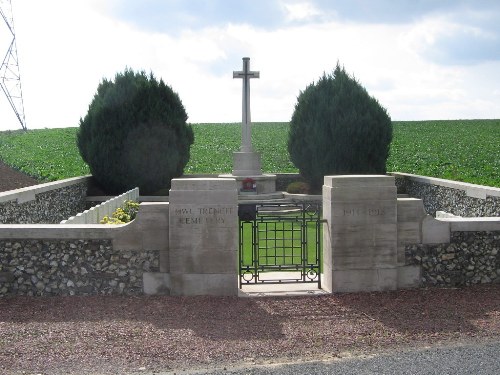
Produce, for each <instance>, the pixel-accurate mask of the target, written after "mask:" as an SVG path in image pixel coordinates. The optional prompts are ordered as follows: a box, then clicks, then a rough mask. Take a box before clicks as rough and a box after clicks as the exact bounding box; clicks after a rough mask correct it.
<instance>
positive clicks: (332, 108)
mask: <svg viewBox="0 0 500 375" xmlns="http://www.w3.org/2000/svg"><path fill="white" fill-rule="evenodd" d="M391 139H392V123H391V119H390V117H389V115H388V114H387V112H386V110H385V109H384V108H383V107H382V106H381V105H380V104H379V103H378V102H377V100H376V99H374V98H373V97H371V96H370V95H369V94H368V92H367V91H366V90H365V89H364V88H363V87H362V86H361V85H360V84H359V83H358V82H357V81H356V80H355V79H354V78H351V77H350V76H349V75H348V74H347V73H346V71H345V70H344V68H341V67H340V66H339V65H338V64H337V67H336V68H335V71H334V72H333V74H332V75H323V77H321V78H320V80H319V81H318V82H317V83H312V84H311V85H309V86H308V87H307V88H306V89H305V90H304V91H303V92H301V93H300V95H299V97H298V100H297V104H296V106H295V111H294V113H293V116H292V121H291V123H290V132H289V139H288V151H289V153H290V157H291V159H292V162H293V163H294V165H295V166H297V168H298V169H299V171H300V173H301V175H302V176H303V177H304V178H305V179H306V180H307V181H309V183H310V184H311V187H312V188H313V189H317V188H319V187H320V186H321V185H322V184H323V177H324V176H325V175H328V174H383V173H385V171H386V165H385V164H386V160H387V157H388V156H389V147H390V143H391Z"/></svg>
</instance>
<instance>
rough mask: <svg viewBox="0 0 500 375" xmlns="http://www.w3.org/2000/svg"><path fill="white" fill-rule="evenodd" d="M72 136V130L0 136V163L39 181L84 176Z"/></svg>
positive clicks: (22, 132) (40, 131) (35, 131)
mask: <svg viewBox="0 0 500 375" xmlns="http://www.w3.org/2000/svg"><path fill="white" fill-rule="evenodd" d="M75 133H76V128H64V129H39V130H29V131H27V132H24V131H22V130H19V131H6V132H0V160H2V161H3V162H4V163H6V164H8V165H10V166H13V167H14V168H16V169H18V170H20V171H22V172H24V173H26V174H28V175H30V176H32V177H35V178H36V179H39V180H41V181H56V180H61V179H65V178H70V177H77V176H83V175H87V174H89V168H88V166H87V164H85V163H84V162H83V160H82V158H81V156H80V154H79V153H78V149H77V148H76V145H75Z"/></svg>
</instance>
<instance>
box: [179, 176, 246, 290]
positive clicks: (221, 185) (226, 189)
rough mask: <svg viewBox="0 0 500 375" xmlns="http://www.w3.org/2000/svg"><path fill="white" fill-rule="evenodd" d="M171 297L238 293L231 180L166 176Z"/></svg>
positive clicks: (235, 210)
mask: <svg viewBox="0 0 500 375" xmlns="http://www.w3.org/2000/svg"><path fill="white" fill-rule="evenodd" d="M169 200H170V207H169V222H170V228H169V243H170V278H171V289H170V294H171V295H184V296H187V295H219V296H230V295H234V296H236V295H238V193H237V189H236V181H235V180H234V179H222V178H179V179H174V180H172V188H171V190H170V198H169Z"/></svg>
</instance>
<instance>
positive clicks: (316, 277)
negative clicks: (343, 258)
mask: <svg viewBox="0 0 500 375" xmlns="http://www.w3.org/2000/svg"><path fill="white" fill-rule="evenodd" d="M238 214H239V218H240V246H239V252H240V257H239V262H240V263H239V269H240V271H239V272H240V287H241V286H242V285H252V284H262V283H268V284H286V283H317V284H318V288H321V277H320V274H321V269H320V264H321V223H322V220H321V207H320V205H319V204H302V203H301V204H295V203H293V204H291V203H265V204H264V203H262V204H240V206H239V209H238Z"/></svg>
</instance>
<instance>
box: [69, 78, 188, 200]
mask: <svg viewBox="0 0 500 375" xmlns="http://www.w3.org/2000/svg"><path fill="white" fill-rule="evenodd" d="M186 120H187V114H186V111H185V110H184V106H183V105H182V102H181V100H180V98H179V96H178V95H177V94H176V93H175V92H174V91H173V90H172V89H171V88H170V87H169V86H167V85H166V84H165V83H164V82H163V80H160V81H157V80H156V79H155V77H154V76H153V75H152V74H151V75H149V76H147V75H146V73H145V72H140V73H135V72H133V71H132V70H130V69H127V70H125V72H124V73H118V74H117V75H116V77H115V80H114V81H108V80H106V79H105V80H103V81H102V82H101V83H100V84H99V86H98V88H97V93H96V95H95V96H94V99H93V100H92V102H91V104H90V106H89V110H88V113H87V115H86V116H85V118H84V119H82V120H80V129H79V131H78V133H77V144H78V148H79V150H80V154H81V156H82V158H83V160H84V161H85V162H86V163H87V164H88V165H89V167H90V171H91V173H92V175H93V176H94V177H95V179H96V180H97V181H98V182H99V184H100V185H101V186H102V187H103V188H105V189H106V190H107V191H108V192H110V193H120V192H123V191H126V190H128V189H130V188H133V187H135V186H138V187H139V190H140V191H141V193H142V194H151V193H153V192H155V191H156V190H158V189H160V188H163V187H167V188H168V187H169V186H170V181H171V179H172V178H175V177H179V176H181V175H182V173H183V170H184V167H185V166H186V164H187V162H188V161H189V151H190V146H191V144H192V143H193V141H194V135H193V130H192V128H191V127H190V126H189V125H188V124H186Z"/></svg>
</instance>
